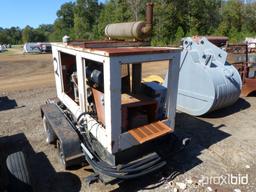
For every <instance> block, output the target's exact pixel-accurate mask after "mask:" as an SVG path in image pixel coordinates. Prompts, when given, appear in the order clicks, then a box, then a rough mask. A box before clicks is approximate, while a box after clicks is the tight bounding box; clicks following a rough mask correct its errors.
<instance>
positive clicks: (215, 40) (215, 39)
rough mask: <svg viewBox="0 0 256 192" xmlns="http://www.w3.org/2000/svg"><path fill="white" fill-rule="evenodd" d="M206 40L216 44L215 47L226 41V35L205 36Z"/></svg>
mask: <svg viewBox="0 0 256 192" xmlns="http://www.w3.org/2000/svg"><path fill="white" fill-rule="evenodd" d="M205 37H206V38H207V39H208V41H210V42H211V43H213V44H214V45H216V46H217V47H222V46H225V45H226V44H227V42H228V37H225V36H205Z"/></svg>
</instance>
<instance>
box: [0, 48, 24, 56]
mask: <svg viewBox="0 0 256 192" xmlns="http://www.w3.org/2000/svg"><path fill="white" fill-rule="evenodd" d="M22 53H23V46H22V45H13V46H12V48H9V49H7V51H4V52H1V53H0V57H1V55H20V54H22Z"/></svg>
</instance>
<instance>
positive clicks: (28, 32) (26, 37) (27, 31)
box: [22, 25, 33, 43]
mask: <svg viewBox="0 0 256 192" xmlns="http://www.w3.org/2000/svg"><path fill="white" fill-rule="evenodd" d="M32 38H33V28H32V27H30V26H28V25H27V26H26V27H25V28H24V29H23V31H22V42H23V43H26V42H32V41H33V40H32Z"/></svg>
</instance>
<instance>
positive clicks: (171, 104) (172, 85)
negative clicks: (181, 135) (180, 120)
mask: <svg viewBox="0 0 256 192" xmlns="http://www.w3.org/2000/svg"><path fill="white" fill-rule="evenodd" d="M179 63H180V54H177V55H176V56H175V57H174V58H173V60H170V61H169V69H168V74H169V77H168V82H167V99H166V109H167V113H166V114H167V118H168V121H167V124H168V126H170V127H171V128H173V129H174V127H175V116H176V105H177V93H178V80H179Z"/></svg>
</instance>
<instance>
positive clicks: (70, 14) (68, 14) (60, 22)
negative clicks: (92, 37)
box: [49, 2, 75, 41]
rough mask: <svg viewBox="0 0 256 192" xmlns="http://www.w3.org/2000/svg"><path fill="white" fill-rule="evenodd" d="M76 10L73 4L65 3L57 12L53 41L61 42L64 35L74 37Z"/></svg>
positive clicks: (51, 36) (51, 37) (51, 38)
mask: <svg viewBox="0 0 256 192" xmlns="http://www.w3.org/2000/svg"><path fill="white" fill-rule="evenodd" d="M74 8H75V4H74V3H73V2H69V3H64V4H63V5H62V6H61V8H60V10H58V11H57V17H58V18H57V19H56V20H55V22H54V26H53V29H54V32H53V33H52V34H51V35H50V37H49V39H50V40H51V41H60V40H61V39H62V37H63V36H64V35H70V36H73V28H74Z"/></svg>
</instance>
